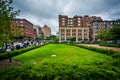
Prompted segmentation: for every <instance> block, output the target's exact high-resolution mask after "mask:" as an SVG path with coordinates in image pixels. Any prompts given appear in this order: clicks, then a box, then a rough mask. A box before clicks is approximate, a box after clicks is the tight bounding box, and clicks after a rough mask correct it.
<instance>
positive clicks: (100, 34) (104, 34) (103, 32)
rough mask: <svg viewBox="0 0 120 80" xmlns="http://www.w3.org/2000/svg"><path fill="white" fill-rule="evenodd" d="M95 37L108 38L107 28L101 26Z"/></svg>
mask: <svg viewBox="0 0 120 80" xmlns="http://www.w3.org/2000/svg"><path fill="white" fill-rule="evenodd" d="M96 39H101V40H102V41H104V40H108V39H110V37H109V29H108V28H101V29H99V31H98V34H97V35H96Z"/></svg>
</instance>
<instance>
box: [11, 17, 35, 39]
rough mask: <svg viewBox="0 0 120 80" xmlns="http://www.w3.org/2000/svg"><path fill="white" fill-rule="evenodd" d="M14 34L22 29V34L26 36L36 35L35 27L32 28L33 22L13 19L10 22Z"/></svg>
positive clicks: (32, 36)
mask: <svg viewBox="0 0 120 80" xmlns="http://www.w3.org/2000/svg"><path fill="white" fill-rule="evenodd" d="M11 26H12V27H13V30H12V31H13V32H14V34H18V33H19V32H20V30H21V29H22V36H23V37H27V38H34V37H36V29H34V28H33V24H32V23H31V22H29V21H28V20H26V19H14V21H13V22H12V23H11Z"/></svg>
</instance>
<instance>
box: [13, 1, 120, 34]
mask: <svg viewBox="0 0 120 80" xmlns="http://www.w3.org/2000/svg"><path fill="white" fill-rule="evenodd" d="M13 5H14V8H15V9H19V10H21V12H20V14H19V16H18V17H19V18H26V19H27V20H28V21H30V22H32V23H33V24H34V25H40V26H41V27H42V26H43V25H44V24H46V25H48V26H49V27H50V28H51V30H52V34H56V33H57V32H58V15H68V16H69V17H73V16H74V15H80V16H84V15H89V16H101V17H102V18H103V19H104V20H112V19H119V18H120V0H14V2H13Z"/></svg>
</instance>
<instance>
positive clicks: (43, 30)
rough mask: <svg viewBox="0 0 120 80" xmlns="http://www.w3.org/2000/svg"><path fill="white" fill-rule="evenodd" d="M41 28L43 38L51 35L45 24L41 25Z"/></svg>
mask: <svg viewBox="0 0 120 80" xmlns="http://www.w3.org/2000/svg"><path fill="white" fill-rule="evenodd" d="M41 30H42V32H43V35H44V39H45V38H47V37H49V36H50V35H51V29H50V27H48V26H47V25H44V26H43V27H41Z"/></svg>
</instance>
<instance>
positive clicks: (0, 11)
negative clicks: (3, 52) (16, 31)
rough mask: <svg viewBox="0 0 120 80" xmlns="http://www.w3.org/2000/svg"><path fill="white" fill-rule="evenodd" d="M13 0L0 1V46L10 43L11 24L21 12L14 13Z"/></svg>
mask: <svg viewBox="0 0 120 80" xmlns="http://www.w3.org/2000/svg"><path fill="white" fill-rule="evenodd" d="M12 2H13V0H0V45H1V44H2V43H7V42H9V41H10V35H11V34H12V33H11V22H12V21H13V19H14V18H15V17H16V15H18V13H19V12H20V10H18V11H14V9H13V7H12V6H11V4H12Z"/></svg>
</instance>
